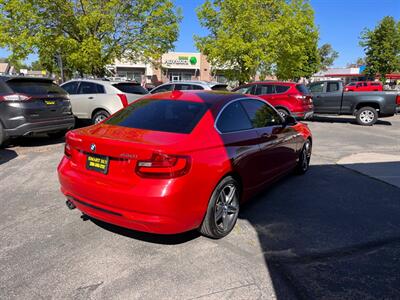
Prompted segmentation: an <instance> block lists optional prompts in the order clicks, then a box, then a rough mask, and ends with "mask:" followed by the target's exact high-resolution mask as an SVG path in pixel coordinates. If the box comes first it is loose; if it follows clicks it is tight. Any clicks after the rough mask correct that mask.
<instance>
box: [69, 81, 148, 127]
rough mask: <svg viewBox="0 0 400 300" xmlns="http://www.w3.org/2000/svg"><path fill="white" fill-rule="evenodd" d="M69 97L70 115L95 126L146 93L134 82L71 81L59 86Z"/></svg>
mask: <svg viewBox="0 0 400 300" xmlns="http://www.w3.org/2000/svg"><path fill="white" fill-rule="evenodd" d="M61 87H62V88H63V89H64V90H66V91H67V93H68V94H69V95H70V99H71V105H72V113H73V114H74V115H75V117H76V118H78V119H90V120H92V123H93V124H97V123H99V122H101V121H103V120H105V119H107V118H108V117H109V116H110V115H112V114H113V113H115V112H117V111H118V110H120V109H121V108H123V107H126V106H128V104H130V103H132V102H134V101H136V100H137V99H139V98H141V97H142V96H143V95H145V94H147V93H148V92H147V91H146V89H144V88H143V87H142V86H141V85H140V84H138V83H136V82H129V81H125V82H112V81H104V80H95V79H73V80H70V81H68V82H66V83H64V84H62V85H61Z"/></svg>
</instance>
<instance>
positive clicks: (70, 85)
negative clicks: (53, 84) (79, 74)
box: [61, 81, 79, 95]
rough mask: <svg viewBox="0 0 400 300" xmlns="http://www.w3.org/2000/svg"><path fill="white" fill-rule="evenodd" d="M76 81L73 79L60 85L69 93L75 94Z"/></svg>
mask: <svg viewBox="0 0 400 300" xmlns="http://www.w3.org/2000/svg"><path fill="white" fill-rule="evenodd" d="M78 84H79V83H78V82H77V81H73V82H68V83H66V84H63V85H62V86H61V87H62V88H63V89H64V90H65V91H66V92H67V93H68V94H70V95H75V94H76V93H77V89H78Z"/></svg>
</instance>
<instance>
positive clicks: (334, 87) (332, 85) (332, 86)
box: [326, 82, 339, 93]
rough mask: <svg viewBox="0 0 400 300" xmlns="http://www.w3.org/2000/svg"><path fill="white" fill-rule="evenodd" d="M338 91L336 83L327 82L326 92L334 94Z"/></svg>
mask: <svg viewBox="0 0 400 300" xmlns="http://www.w3.org/2000/svg"><path fill="white" fill-rule="evenodd" d="M338 90H339V83H338V82H328V86H327V89H326V91H327V92H328V93H329V92H331V93H332V92H336V91H338Z"/></svg>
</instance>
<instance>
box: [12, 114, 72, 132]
mask: <svg viewBox="0 0 400 300" xmlns="http://www.w3.org/2000/svg"><path fill="white" fill-rule="evenodd" d="M74 125H75V118H74V116H73V115H69V116H67V117H62V118H56V119H50V120H40V121H36V122H27V123H23V124H21V125H19V126H17V127H15V128H8V129H5V133H6V135H7V136H8V137H14V136H23V135H28V134H32V133H44V132H53V131H58V130H68V129H72V128H73V127H74Z"/></svg>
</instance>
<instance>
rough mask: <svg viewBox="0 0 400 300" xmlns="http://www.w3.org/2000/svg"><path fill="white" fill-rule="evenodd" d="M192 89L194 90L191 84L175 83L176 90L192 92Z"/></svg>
mask: <svg viewBox="0 0 400 300" xmlns="http://www.w3.org/2000/svg"><path fill="white" fill-rule="evenodd" d="M191 89H192V86H191V85H190V84H176V83H175V88H174V90H178V91H185V90H191Z"/></svg>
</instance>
